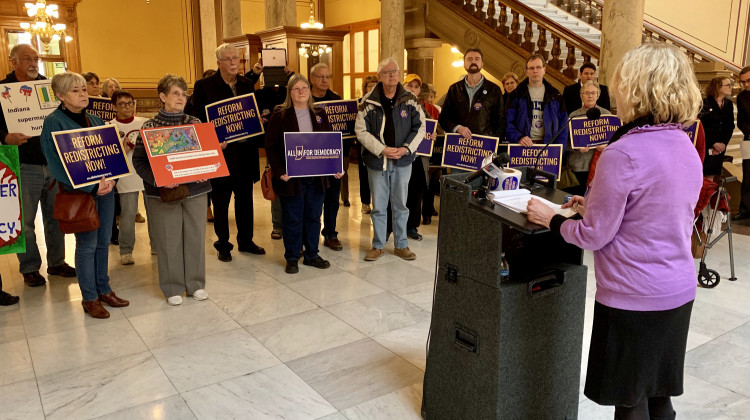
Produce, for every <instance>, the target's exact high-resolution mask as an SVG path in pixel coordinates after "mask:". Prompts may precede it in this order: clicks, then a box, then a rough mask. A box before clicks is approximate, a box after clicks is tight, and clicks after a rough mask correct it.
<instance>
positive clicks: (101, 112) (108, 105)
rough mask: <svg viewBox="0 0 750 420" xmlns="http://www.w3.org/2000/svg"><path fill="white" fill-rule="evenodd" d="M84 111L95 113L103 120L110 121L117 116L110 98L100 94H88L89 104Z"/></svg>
mask: <svg viewBox="0 0 750 420" xmlns="http://www.w3.org/2000/svg"><path fill="white" fill-rule="evenodd" d="M86 112H88V113H89V114H92V115H96V116H97V117H99V118H101V119H102V120H104V121H112V120H114V119H115V117H117V110H116V109H115V106H114V105H112V100H111V99H109V98H102V97H100V96H89V105H88V106H87V107H86Z"/></svg>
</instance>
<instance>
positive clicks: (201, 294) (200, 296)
mask: <svg viewBox="0 0 750 420" xmlns="http://www.w3.org/2000/svg"><path fill="white" fill-rule="evenodd" d="M193 299H195V300H198V301H200V300H206V299H208V293H206V291H205V290H203V289H198V290H196V291H194V292H193Z"/></svg>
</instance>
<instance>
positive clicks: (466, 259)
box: [422, 174, 586, 420]
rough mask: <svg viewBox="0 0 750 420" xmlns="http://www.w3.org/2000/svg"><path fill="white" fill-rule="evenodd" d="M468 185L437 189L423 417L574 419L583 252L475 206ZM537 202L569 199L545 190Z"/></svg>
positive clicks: (459, 178) (452, 181) (515, 217)
mask: <svg viewBox="0 0 750 420" xmlns="http://www.w3.org/2000/svg"><path fill="white" fill-rule="evenodd" d="M464 178H466V174H456V175H448V176H445V177H443V182H442V187H441V195H440V227H439V229H440V230H439V236H438V273H437V280H436V285H435V300H434V303H433V309H432V322H431V326H430V336H429V337H430V338H429V350H428V353H427V366H426V370H425V378H424V397H423V403H422V417H423V418H424V419H425V420H443V419H446V420H447V419H450V420H457V419H473V420H478V419H488V420H489V419H512V420H515V419H523V420H533V419H544V420H551V419H575V418H577V415H578V398H579V384H580V374H581V346H582V341H583V323H584V310H585V302H586V267H585V266H583V265H582V264H583V252H582V251H581V249H580V248H578V247H576V246H573V245H570V244H568V243H566V242H564V241H562V240H561V239H560V238H556V237H554V236H553V235H552V234H551V233H550V232H549V230H548V229H546V228H544V227H542V226H539V225H536V224H533V223H530V222H529V221H528V220H527V218H526V216H525V215H523V214H518V213H515V212H514V211H512V210H510V209H507V208H505V207H503V206H500V205H494V206H493V205H492V204H491V203H490V202H488V201H487V200H479V199H476V198H475V197H473V195H472V188H471V186H470V185H469V184H466V183H464V182H463V180H464ZM533 193H534V194H536V195H539V196H542V197H544V198H546V199H548V200H550V201H553V202H562V200H563V199H564V197H565V194H563V193H561V192H559V191H555V190H551V189H548V188H544V187H542V188H541V189H538V190H536V189H535V190H534V192H533ZM503 256H504V257H505V260H506V261H507V264H508V267H509V276H508V277H505V276H503V275H502V274H501V269H502V258H503Z"/></svg>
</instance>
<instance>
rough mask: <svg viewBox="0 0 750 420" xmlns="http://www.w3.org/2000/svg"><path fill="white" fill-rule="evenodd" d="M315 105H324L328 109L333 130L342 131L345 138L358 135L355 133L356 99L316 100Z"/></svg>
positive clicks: (327, 112) (327, 113)
mask: <svg viewBox="0 0 750 420" xmlns="http://www.w3.org/2000/svg"><path fill="white" fill-rule="evenodd" d="M315 105H320V106H322V107H323V109H324V110H325V111H326V115H328V122H329V123H331V130H332V131H341V136H342V137H343V138H345V139H347V138H352V137H357V135H356V134H354V123H355V122H356V120H357V100H356V99H347V100H341V101H322V102H316V103H315Z"/></svg>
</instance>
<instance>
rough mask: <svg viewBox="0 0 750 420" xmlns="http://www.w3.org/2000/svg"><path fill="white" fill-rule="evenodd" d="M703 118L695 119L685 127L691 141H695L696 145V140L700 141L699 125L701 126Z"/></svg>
mask: <svg viewBox="0 0 750 420" xmlns="http://www.w3.org/2000/svg"><path fill="white" fill-rule="evenodd" d="M700 123H701V120H695V122H694V123H692V124H690V125H689V126H687V127H685V128H683V130H684V131H685V133H687V135H688V137H690V141H692V142H693V145H695V142H696V141H698V138H697V137H698V127H699V126H700Z"/></svg>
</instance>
